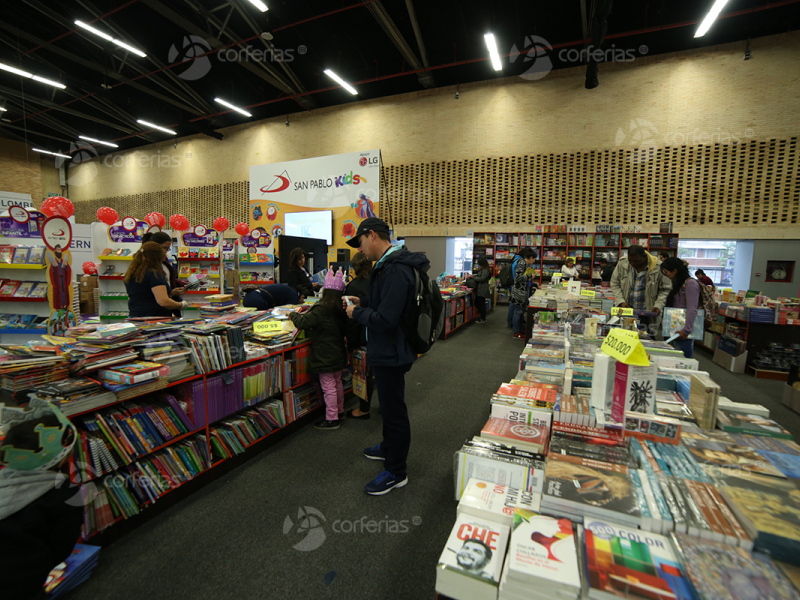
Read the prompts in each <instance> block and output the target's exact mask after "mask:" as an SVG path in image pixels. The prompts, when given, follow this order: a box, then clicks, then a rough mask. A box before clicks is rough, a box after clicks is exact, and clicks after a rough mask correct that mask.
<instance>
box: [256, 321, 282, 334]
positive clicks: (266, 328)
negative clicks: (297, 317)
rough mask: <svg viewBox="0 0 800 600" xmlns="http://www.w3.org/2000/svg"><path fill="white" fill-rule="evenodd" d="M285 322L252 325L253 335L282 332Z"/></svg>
mask: <svg viewBox="0 0 800 600" xmlns="http://www.w3.org/2000/svg"><path fill="white" fill-rule="evenodd" d="M285 323H286V321H259V322H257V323H253V331H254V332H255V333H271V332H274V331H283V329H284V324H285Z"/></svg>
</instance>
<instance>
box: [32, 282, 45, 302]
mask: <svg viewBox="0 0 800 600" xmlns="http://www.w3.org/2000/svg"><path fill="white" fill-rule="evenodd" d="M28 297H29V298H45V297H47V283H46V282H44V281H38V282H36V283H35V284H34V286H33V288H32V289H31V293H30V294H28Z"/></svg>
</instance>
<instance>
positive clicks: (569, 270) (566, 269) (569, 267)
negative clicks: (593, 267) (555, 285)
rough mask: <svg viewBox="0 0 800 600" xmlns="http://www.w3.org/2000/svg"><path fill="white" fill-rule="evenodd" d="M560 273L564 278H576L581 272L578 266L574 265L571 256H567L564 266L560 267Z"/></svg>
mask: <svg viewBox="0 0 800 600" xmlns="http://www.w3.org/2000/svg"><path fill="white" fill-rule="evenodd" d="M561 273H562V275H564V278H565V279H578V276H580V274H581V272H580V271H579V270H578V267H576V266H575V260H574V259H572V258H568V259H567V262H566V263H565V264H564V266H562V267H561Z"/></svg>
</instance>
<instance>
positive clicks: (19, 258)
mask: <svg viewBox="0 0 800 600" xmlns="http://www.w3.org/2000/svg"><path fill="white" fill-rule="evenodd" d="M30 250H31V249H30V248H29V247H28V246H17V247H16V248H14V258H13V259H12V260H11V264H14V265H24V264H27V263H28V254H29V252H30Z"/></svg>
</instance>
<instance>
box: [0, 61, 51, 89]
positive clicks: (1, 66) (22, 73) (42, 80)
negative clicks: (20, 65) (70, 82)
mask: <svg viewBox="0 0 800 600" xmlns="http://www.w3.org/2000/svg"><path fill="white" fill-rule="evenodd" d="M0 70H3V71H8V72H9V73H14V75H19V76H20V77H24V78H25V79H33V80H34V81H39V82H40V83H46V84H47V85H52V86H54V87H57V88H59V89H62V90H64V89H66V88H67V86H65V85H64V84H63V83H58V82H57V81H53V80H52V79H45V78H44V77H39V76H38V75H34V74H33V73H28V72H27V71H23V70H22V69H17V68H16V67H12V66H11V65H4V64H3V63H0Z"/></svg>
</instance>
